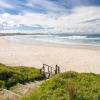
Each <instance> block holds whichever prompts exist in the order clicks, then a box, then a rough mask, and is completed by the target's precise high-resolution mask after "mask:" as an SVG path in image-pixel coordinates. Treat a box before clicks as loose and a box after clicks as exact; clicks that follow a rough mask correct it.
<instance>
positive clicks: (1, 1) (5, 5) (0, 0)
mask: <svg viewBox="0 0 100 100" xmlns="http://www.w3.org/2000/svg"><path fill="white" fill-rule="evenodd" d="M1 7H2V8H13V6H12V5H11V4H9V3H7V2H5V0H0V8H1Z"/></svg>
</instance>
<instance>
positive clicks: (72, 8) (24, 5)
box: [0, 0, 100, 33]
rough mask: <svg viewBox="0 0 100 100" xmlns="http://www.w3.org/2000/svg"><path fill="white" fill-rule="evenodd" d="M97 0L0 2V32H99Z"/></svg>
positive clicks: (99, 15) (98, 4)
mask: <svg viewBox="0 0 100 100" xmlns="http://www.w3.org/2000/svg"><path fill="white" fill-rule="evenodd" d="M99 11H100V0H0V32H32V33H36V32H37V33H38V32H41V33H48V32H52V33H55V32H56V33H63V32H65V33H73V32H74V33H100V28H99V27H100V13H99Z"/></svg>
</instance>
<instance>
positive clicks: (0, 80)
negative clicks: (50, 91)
mask: <svg viewBox="0 0 100 100" xmlns="http://www.w3.org/2000/svg"><path fill="white" fill-rule="evenodd" d="M42 79H43V76H42V75H41V74H40V70H39V69H36V68H33V67H25V66H17V67H15V66H12V67H10V66H6V65H4V64H0V87H2V86H3V85H4V86H5V87H6V88H10V87H11V86H13V85H15V84H17V83H22V84H25V83H26V82H29V81H34V80H42ZM4 83H5V84H4Z"/></svg>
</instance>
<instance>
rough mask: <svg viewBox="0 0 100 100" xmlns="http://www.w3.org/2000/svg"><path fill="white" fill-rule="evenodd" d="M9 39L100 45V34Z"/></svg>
mask: <svg viewBox="0 0 100 100" xmlns="http://www.w3.org/2000/svg"><path fill="white" fill-rule="evenodd" d="M5 37H6V38H7V39H9V40H11V41H14V42H20V43H31V44H32V43H34V42H38V43H42V42H43V43H44V42H45V43H57V44H86V45H89V44H90V45H99V46H100V34H75V33H74V34H67V33H60V34H31V35H14V36H5Z"/></svg>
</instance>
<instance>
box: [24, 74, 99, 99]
mask: <svg viewBox="0 0 100 100" xmlns="http://www.w3.org/2000/svg"><path fill="white" fill-rule="evenodd" d="M23 100H100V74H93V73H77V72H65V73H60V74H57V75H55V76H52V77H51V78H50V79H49V80H46V81H45V82H44V83H43V84H42V85H41V86H40V87H39V88H38V89H37V90H36V91H33V92H32V93H31V94H30V95H28V96H26V97H24V98H23Z"/></svg>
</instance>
